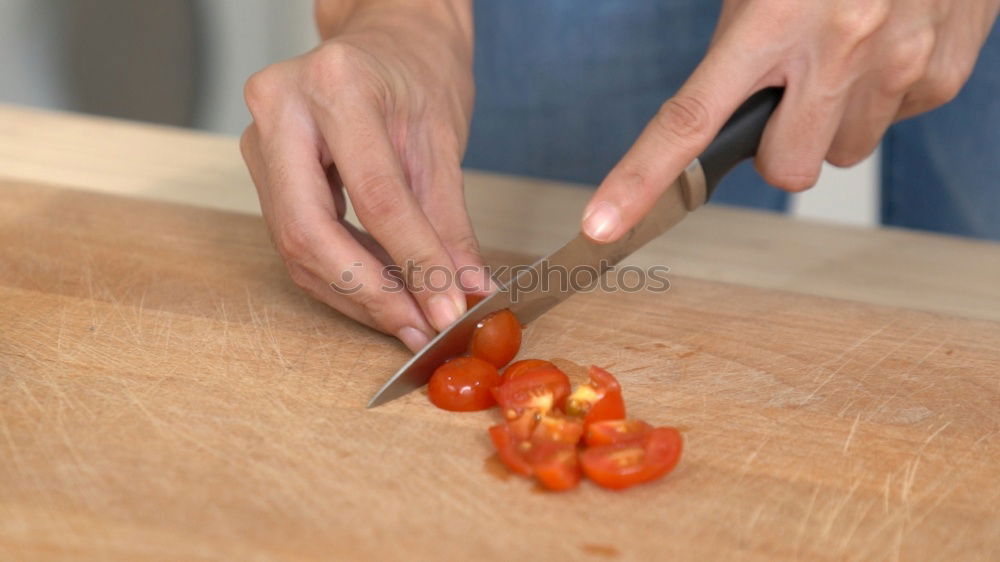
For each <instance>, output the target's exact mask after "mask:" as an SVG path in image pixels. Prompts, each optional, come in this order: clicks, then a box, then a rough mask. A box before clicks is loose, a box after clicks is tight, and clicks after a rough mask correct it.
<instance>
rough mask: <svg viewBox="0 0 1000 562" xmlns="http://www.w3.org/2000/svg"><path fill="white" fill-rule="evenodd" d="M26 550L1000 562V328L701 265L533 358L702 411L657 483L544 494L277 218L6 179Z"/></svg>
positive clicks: (16, 508)
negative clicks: (743, 280)
mask: <svg viewBox="0 0 1000 562" xmlns="http://www.w3.org/2000/svg"><path fill="white" fill-rule="evenodd" d="M0 264H2V267H0V311H3V312H2V314H0V559H4V560H80V559H108V560H178V559H204V560H210V559H218V560H232V559H241V560H268V559H287V560H322V559H340V560H386V559H404V558H405V559H426V560H456V559H465V558H472V557H476V558H477V559H485V560H510V559H519V558H520V559H532V560H537V559H549V560H558V559H587V560H609V559H610V560H653V559H667V558H668V557H669V558H678V557H679V558H681V559H704V560H724V559H737V558H739V559H746V560H774V559H795V558H798V559H808V560H842V559H849V560H892V559H896V560H995V559H997V557H998V556H1000V515H998V510H997V507H996V506H997V504H998V500H1000V488H998V486H997V481H998V476H1000V471H998V466H1000V439H998V437H997V435H998V429H1000V377H998V373H997V365H998V364H1000V351H998V350H1000V324H997V323H994V322H989V321H977V320H969V319H961V318H956V317H950V316H945V315H937V314H931V313H925V312H917V311H911V310H904V309H899V308H889V307H880V306H873V305H868V304H861V303H853V302H848V301H841V300H833V299H827V298H820V297H815V296H806V295H799V294H793V293H788V292H780V291H770V290H761V289H753V288H747V287H743V286H737V285H730V284H724V283H715V282H707V281H699V280H693V279H690V278H686V277H682V276H676V277H672V278H671V281H672V287H671V290H670V291H669V292H668V293H667V294H649V293H636V294H623V293H608V294H588V295H580V296H578V297H575V298H573V299H571V300H570V301H568V302H567V303H565V304H563V305H561V306H560V307H558V308H556V309H555V310H553V311H552V312H551V313H550V314H548V315H546V316H544V317H543V318H542V319H540V320H539V321H538V322H536V323H535V324H533V325H531V326H530V327H529V328H528V330H527V333H526V338H525V341H526V345H525V349H524V355H526V356H540V357H547V358H556V359H558V360H559V361H561V362H563V364H566V365H572V364H586V363H589V362H595V363H598V364H601V365H603V366H606V367H608V368H609V369H610V370H612V371H613V372H615V373H617V374H618V376H619V378H620V379H621V380H622V382H623V384H624V386H625V389H626V399H627V401H628V404H629V407H630V410H631V412H632V414H633V415H635V416H638V417H642V418H645V419H647V420H649V421H651V422H654V423H660V424H673V425H677V426H680V427H681V428H682V429H683V432H684V435H685V439H686V452H685V456H684V458H683V460H682V462H681V464H680V465H679V467H678V469H677V470H676V471H675V472H674V473H673V474H672V475H670V476H669V477H668V478H666V479H665V480H663V481H661V482H658V483H656V484H652V485H648V486H645V487H640V488H636V489H633V490H631V491H628V492H625V493H612V492H607V491H603V490H601V489H598V488H596V487H594V486H591V485H589V484H585V485H583V486H582V487H581V488H579V489H578V490H576V491H573V492H570V493H567V494H563V495H552V494H544V493H539V492H538V491H536V490H535V489H534V487H533V485H532V484H531V483H529V482H527V481H524V480H521V479H519V478H504V477H500V476H498V474H497V471H496V470H495V467H494V466H493V464H492V463H493V461H491V460H490V457H491V453H492V451H491V447H490V445H489V442H488V439H487V437H486V432H485V428H486V427H487V425H489V424H490V423H491V422H492V421H493V419H494V416H495V414H493V413H474V414H453V413H446V412H443V411H440V410H437V409H435V408H433V407H432V406H431V405H430V404H429V403H428V401H427V400H426V397H425V396H424V395H423V394H421V393H413V394H411V395H408V396H406V397H404V398H403V399H400V400H397V401H395V402H392V403H390V404H388V405H386V406H384V407H381V408H377V409H375V410H370V411H369V410H365V409H364V408H363V405H364V403H365V402H366V400H367V399H368V398H369V397H370V395H371V394H372V393H373V392H374V391H375V390H376V389H377V388H378V387H379V385H381V383H382V382H383V380H384V379H385V378H386V377H387V376H388V375H389V374H391V372H392V371H393V370H394V369H395V368H396V367H397V366H398V365H400V364H401V363H402V362H403V361H404V360H405V358H406V353H405V352H404V350H403V348H402V347H401V346H400V345H398V344H397V343H395V342H394V341H392V340H391V339H389V338H387V337H385V336H381V335H379V334H376V333H374V332H372V331H370V330H367V329H365V328H362V327H360V326H358V325H355V324H353V323H351V322H349V321H346V320H345V319H344V318H342V317H340V316H339V315H337V314H336V313H334V312H332V311H330V310H328V309H325V308H324V307H323V306H321V305H319V304H317V303H314V302H312V301H311V300H310V299H308V298H307V297H305V296H303V295H302V294H300V293H299V292H298V291H297V290H296V289H295V288H294V287H293V286H291V284H290V282H289V281H288V280H287V276H286V275H285V273H284V270H283V267H282V265H281V264H280V262H279V261H278V260H277V258H276V257H275V255H274V253H273V251H272V249H271V248H270V245H269V243H268V238H267V235H266V233H265V230H264V227H263V224H262V223H261V221H260V219H259V218H257V217H253V216H248V215H239V214H233V213H225V212H220V211H214V210H208V209H198V208H193V207H187V206H180V205H172V204H166V203H155V202H149V201H139V200H132V199H125V198H119V197H112V196H107V195H99V194H93V193H85V192H77V191H70V190H63V189H54V188H43V187H39V186H31V185H23V184H13V183H7V184H4V185H2V186H0Z"/></svg>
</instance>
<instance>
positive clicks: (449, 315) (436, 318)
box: [427, 294, 465, 331]
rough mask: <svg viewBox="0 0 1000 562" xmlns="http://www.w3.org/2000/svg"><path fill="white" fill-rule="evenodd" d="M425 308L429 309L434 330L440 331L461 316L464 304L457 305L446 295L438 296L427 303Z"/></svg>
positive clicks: (455, 301)
mask: <svg viewBox="0 0 1000 562" xmlns="http://www.w3.org/2000/svg"><path fill="white" fill-rule="evenodd" d="M427 308H429V309H430V313H431V324H434V328H436V329H437V330H438V331H441V330H444V329H445V328H447V327H448V326H450V325H451V323H452V322H454V321H455V320H457V319H458V317H459V316H461V315H462V311H463V310H464V309H465V303H464V302H463V303H461V304H459V303H458V301H457V300H454V299H452V298H451V297H450V296H448V295H445V294H438V295H434V296H433V297H431V299H430V300H429V301H427Z"/></svg>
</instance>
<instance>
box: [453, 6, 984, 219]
mask: <svg viewBox="0 0 1000 562" xmlns="http://www.w3.org/2000/svg"><path fill="white" fill-rule="evenodd" d="M719 8H720V2H706V1H705V0H669V1H665V0H602V1H601V2H580V1H578V0H491V1H480V2H477V3H476V4H475V22H476V58H475V71H476V87H477V93H476V96H477V97H476V111H475V114H474V116H473V121H472V131H471V136H470V139H469V147H468V151H467V153H466V158H465V165H466V166H469V167H472V168H480V169H485V170H494V171H499V172H508V173H514V174H523V175H531V176H538V177H545V178H553V179H563V180H569V181H576V182H582V183H589V184H597V183H600V181H601V180H602V179H603V177H604V176H605V174H607V172H608V171H609V170H610V169H611V167H612V166H614V164H615V163H616V162H617V161H618V159H619V158H620V157H621V156H622V154H624V153H625V151H626V150H627V149H628V147H629V146H631V144H632V143H633V142H634V141H635V139H636V137H637V136H638V135H639V133H640V132H641V131H642V128H643V127H644V126H645V125H646V123H647V122H648V120H649V119H650V117H652V116H653V114H654V113H656V110H657V109H658V108H659V106H660V105H661V104H662V103H663V101H664V100H666V99H667V98H669V97H670V96H671V95H672V94H673V93H674V92H675V91H676V90H677V89H678V88H679V87H680V86H681V84H682V83H683V82H684V80H685V79H686V78H687V77H688V75H690V73H691V71H692V70H693V69H694V68H695V66H697V64H698V62H699V61H700V60H701V57H702V56H703V55H704V52H705V50H706V48H707V46H708V42H709V39H710V37H711V34H712V30H713V28H714V26H715V21H716V19H717V17H718V12H719ZM997 35H998V33H997V32H996V31H994V33H993V37H991V39H990V41H989V44H988V45H987V47H986V49H984V52H983V53H982V55H981V59H980V63H979V65H978V67H977V71H976V73H975V75H974V76H973V78H972V80H971V81H970V84H969V85H968V87H967V88H966V89H965V91H964V92H963V93H962V95H961V96H959V98H958V99H957V100H955V101H954V102H953V103H952V104H949V105H948V106H946V107H944V108H942V109H940V110H938V111H935V112H931V113H929V114H927V115H925V116H921V117H918V118H915V119H912V120H909V121H907V122H905V123H901V124H899V125H897V126H896V127H894V128H893V129H892V131H891V133H890V135H889V137H888V143H887V146H886V150H885V151H884V159H885V164H884V172H885V173H884V183H885V189H884V207H885V208H884V211H883V214H884V220H885V222H886V223H887V224H894V225H900V226H911V227H916V228H929V229H933V230H940V231H944V232H955V233H961V234H970V235H975V236H984V237H994V238H1000V221H997V220H996V219H995V218H994V217H995V216H996V215H997V214H998V213H1000V189H997V188H996V186H997V182H998V181H1000V180H998V178H1000V152H998V150H1000V142H998V141H1000V138H998V136H1000V106H998V104H1000V38H998V37H997ZM957 168H962V169H961V171H960V173H955V172H956V169H957ZM945 173H947V174H949V175H948V176H947V177H945ZM915 191H919V192H920V193H919V194H915V193H914V192H915ZM986 192H989V193H988V194H987V193H986ZM787 199H788V198H787V195H786V194H785V193H784V192H782V191H780V190H777V189H774V188H772V187H770V186H768V185H767V184H766V183H764V181H763V180H762V179H761V178H760V177H759V176H758V175H757V174H756V173H755V172H754V170H753V167H752V165H751V164H750V163H745V164H743V165H742V166H740V167H739V168H737V170H735V171H733V173H731V174H730V175H729V176H728V177H727V178H726V179H725V180H724V181H723V182H722V185H721V186H720V187H719V190H718V191H717V192H716V194H715V196H714V197H713V201H714V202H721V203H727V204H736V205H743V206H749V207H756V208H763V209H775V210H782V209H784V208H785V207H786V205H787ZM969 200H972V201H975V203H976V204H975V205H971V206H970V205H969V204H968V201H969Z"/></svg>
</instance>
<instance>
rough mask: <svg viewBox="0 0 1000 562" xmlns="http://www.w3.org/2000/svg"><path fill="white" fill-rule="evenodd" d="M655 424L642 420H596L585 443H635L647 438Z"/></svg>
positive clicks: (588, 444)
mask: <svg viewBox="0 0 1000 562" xmlns="http://www.w3.org/2000/svg"><path fill="white" fill-rule="evenodd" d="M652 429H653V426H651V425H649V424H648V423H646V422H644V421H642V420H605V421H599V422H594V423H592V424H590V426H589V427H588V428H587V433H586V434H585V435H584V443H586V445H587V446H588V447H597V446H600V445H612V444H616V443H635V442H641V441H642V440H643V439H645V437H646V434H648V433H649V432H650V431H651V430H652Z"/></svg>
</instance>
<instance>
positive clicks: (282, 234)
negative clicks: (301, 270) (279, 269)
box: [275, 221, 313, 264]
mask: <svg viewBox="0 0 1000 562" xmlns="http://www.w3.org/2000/svg"><path fill="white" fill-rule="evenodd" d="M275 245H276V246H277V248H278V253H280V254H281V255H282V256H283V257H284V258H285V260H286V261H287V262H291V263H294V264H298V263H302V262H303V261H306V260H307V259H308V258H309V256H311V255H312V252H313V235H312V234H311V233H310V230H309V228H308V227H307V226H306V225H304V224H303V223H302V222H300V221H292V222H289V223H286V224H284V225H282V226H281V227H280V228H279V229H278V231H277V233H276V235H275Z"/></svg>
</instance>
